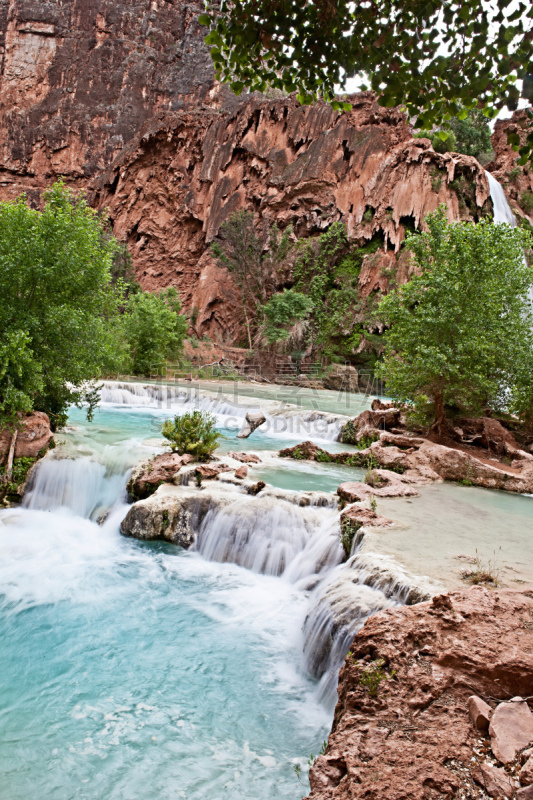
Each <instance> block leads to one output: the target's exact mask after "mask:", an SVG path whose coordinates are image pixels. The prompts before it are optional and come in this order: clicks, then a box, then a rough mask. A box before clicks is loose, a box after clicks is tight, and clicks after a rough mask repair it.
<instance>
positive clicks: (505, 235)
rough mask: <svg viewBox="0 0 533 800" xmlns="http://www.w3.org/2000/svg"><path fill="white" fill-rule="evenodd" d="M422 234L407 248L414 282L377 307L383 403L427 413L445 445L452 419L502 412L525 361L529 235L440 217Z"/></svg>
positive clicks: (532, 321)
mask: <svg viewBox="0 0 533 800" xmlns="http://www.w3.org/2000/svg"><path fill="white" fill-rule="evenodd" d="M426 225H427V231H426V232H424V233H416V234H413V235H410V236H408V237H407V239H406V247H407V248H409V249H410V250H411V252H412V259H413V264H414V267H415V271H416V272H417V275H416V276H415V277H414V278H412V279H411V280H410V281H409V282H408V283H407V284H405V285H404V286H401V287H400V288H398V289H397V290H395V291H393V292H391V293H390V294H389V295H388V296H387V297H385V298H384V299H383V300H382V302H381V304H380V307H379V311H380V315H381V317H382V319H384V320H385V321H386V322H387V324H388V325H389V326H390V330H389V331H388V333H387V336H386V347H385V356H384V362H383V364H382V366H381V370H380V372H381V375H382V377H384V378H385V381H386V391H387V393H388V394H390V395H391V396H393V397H395V398H397V399H399V400H400V401H404V402H408V403H410V404H412V406H413V408H414V410H415V412H418V413H419V415H424V414H427V413H428V411H429V413H432V414H433V420H434V429H435V430H436V432H437V433H438V434H439V435H444V434H445V433H446V431H447V427H448V423H447V420H448V419H449V418H450V415H451V413H452V412H453V411H454V410H455V411H459V412H463V413H465V412H466V413H479V412H480V411H482V410H483V409H484V408H485V407H486V406H487V405H490V406H492V407H493V408H498V406H502V405H505V403H506V402H507V401H508V399H509V394H510V393H514V387H516V385H517V380H519V379H520V374H519V373H520V370H521V369H522V365H523V364H524V363H525V359H526V357H527V354H529V356H531V354H532V353H533V334H532V329H533V314H532V309H531V301H530V299H529V290H530V286H531V284H532V283H533V269H532V268H531V267H530V266H529V265H528V264H527V262H526V260H525V259H524V249H525V248H527V247H530V246H531V234H529V233H526V232H524V231H523V230H521V229H519V228H512V227H511V226H510V225H502V224H494V223H492V222H487V221H485V220H483V221H482V222H480V223H478V224H477V225H475V224H472V223H464V222H460V223H448V221H447V218H446V212H445V209H444V208H443V207H441V208H440V209H438V210H437V211H436V212H434V213H433V214H430V215H429V216H427V217H426ZM529 363H530V364H531V363H532V359H531V357H530V358H529Z"/></svg>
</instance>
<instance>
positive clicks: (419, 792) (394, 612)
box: [308, 587, 533, 800]
mask: <svg viewBox="0 0 533 800" xmlns="http://www.w3.org/2000/svg"><path fill="white" fill-rule="evenodd" d="M532 620H533V592H532V591H531V589H526V588H524V589H522V590H513V589H498V590H493V591H492V590H488V589H485V588H482V587H474V588H470V589H465V590H462V591H456V592H453V593H450V594H449V595H439V596H436V597H434V598H433V600H432V601H430V602H427V603H420V604H418V605H415V606H410V607H402V608H394V609H389V610H387V611H382V612H380V613H378V614H376V615H374V616H373V617H371V618H370V619H369V620H367V622H366V623H365V625H364V626H363V628H362V629H361V631H360V632H359V633H358V634H357V636H356V637H355V639H354V641H353V645H352V647H351V652H350V653H349V654H348V656H347V658H346V662H345V664H344V666H343V668H342V670H341V673H340V680H339V690H338V698H339V699H338V702H337V707H336V709H335V717H334V721H333V728H332V731H331V734H330V736H329V740H328V746H327V749H326V752H325V753H324V755H321V756H319V757H318V758H317V760H316V762H315V764H314V766H313V767H312V769H311V773H310V782H311V793H310V795H309V798H308V800H344V799H345V798H346V800H348V798H350V800H356V799H357V798H367V800H383V798H387V800H408V799H409V800H429V799H430V798H434V800H437V798H439V800H448V799H449V800H452V798H461V797H463V798H472V799H473V798H480V799H481V798H486V797H487V793H485V791H484V789H483V784H484V781H483V779H482V778H481V779H480V778H479V772H480V769H483V768H486V766H487V765H488V764H490V762H491V761H492V757H491V753H490V749H489V746H490V742H485V741H483V739H480V736H481V734H480V732H479V731H478V730H476V729H475V728H474V725H473V724H472V721H471V719H470V717H469V711H468V698H469V697H470V696H471V695H478V696H479V697H482V698H484V699H486V700H487V701H488V702H489V703H490V704H491V706H492V707H494V706H496V705H498V703H499V702H500V701H508V700H510V699H511V698H513V697H517V696H520V697H529V695H530V694H531V685H532V679H533V660H532V657H531V652H532V647H533V631H532ZM376 665H378V669H379V670H380V674H376ZM365 670H366V671H367V673H366V681H365V676H364V673H365ZM369 674H370V675H372V674H373V675H374V677H375V680H374V682H373V683H372V682H369V680H368V676H369ZM380 677H381V679H380ZM526 741H527V740H526ZM503 775H504V777H506V773H503ZM509 777H513V776H512V773H511V774H510V776H509ZM522 791H525V790H522ZM488 794H490V796H491V797H496V796H503V794H502V793H499V792H496V793H492V792H489V793H488ZM505 796H506V797H510V796H515V795H514V791H513V792H509V793H508V794H505ZM518 796H519V797H521V796H522V795H520V794H518ZM523 796H524V797H530V796H531V795H529V794H524V795H523Z"/></svg>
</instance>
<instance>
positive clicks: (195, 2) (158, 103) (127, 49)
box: [0, 0, 231, 201]
mask: <svg viewBox="0 0 533 800" xmlns="http://www.w3.org/2000/svg"><path fill="white" fill-rule="evenodd" d="M201 7H202V3H201V2H200V1H199V0H192V2H191V1H188V2H185V0H62V2H57V0H55V1H54V2H52V1H51V0H48V1H47V2H43V1H42V0H0V199H6V198H8V197H15V196H18V194H20V192H21V191H27V192H28V194H29V196H30V198H31V199H32V200H34V201H36V200H37V198H38V190H40V189H42V188H43V187H44V186H46V185H47V184H48V183H50V182H51V181H52V180H53V179H55V178H57V177H59V176H61V175H63V176H65V177H66V178H67V179H68V180H69V181H70V182H76V183H78V184H80V185H85V184H86V182H87V181H88V179H89V178H91V177H92V176H94V175H95V174H97V173H98V172H100V171H101V170H102V169H104V168H105V167H106V166H108V165H109V164H110V163H111V162H112V160H113V159H114V158H115V157H116V156H117V155H118V154H119V153H120V152H121V151H122V149H123V147H124V145H125V144H127V142H129V141H130V140H131V139H132V138H133V137H134V135H136V134H137V133H138V132H139V130H140V128H141V127H142V125H143V123H144V122H145V121H146V120H148V119H151V118H152V117H153V115H154V113H156V112H157V111H162V110H164V111H170V112H172V111H177V110H179V109H181V108H185V107H187V108H193V107H196V106H198V105H200V104H201V103H203V102H207V103H209V104H213V105H216V106H218V105H219V104H220V103H221V102H224V101H225V100H228V99H229V97H230V94H231V93H230V92H229V90H224V91H220V90H219V89H217V88H216V87H214V75H213V69H212V65H211V61H210V59H209V53H208V50H207V48H206V46H205V45H204V43H203V34H202V31H201V29H200V26H199V25H198V22H197V16H198V13H199V11H200V9H201Z"/></svg>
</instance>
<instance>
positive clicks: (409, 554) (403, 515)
mask: <svg viewBox="0 0 533 800" xmlns="http://www.w3.org/2000/svg"><path fill="white" fill-rule="evenodd" d="M378 512H379V513H380V514H383V515H384V516H386V517H390V518H391V519H393V520H395V521H397V522H398V523H399V524H398V525H397V526H395V527H394V528H392V529H383V530H381V531H380V530H379V529H376V530H375V532H374V533H372V535H371V537H369V539H368V542H367V543H366V545H365V546H367V547H368V548H369V549H371V550H372V551H374V552H376V551H377V552H379V553H383V554H384V555H390V556H392V557H393V558H394V559H395V560H396V561H397V562H398V563H400V564H403V565H404V566H406V567H407V568H408V569H411V570H413V571H415V572H417V573H418V574H420V575H428V576H429V577H431V578H434V579H436V580H438V581H440V582H442V583H443V585H445V586H447V587H449V588H454V587H459V586H464V585H465V583H464V580H463V578H462V577H461V570H463V569H468V568H470V569H472V568H473V565H472V564H471V563H470V562H469V561H468V559H475V558H479V559H480V562H481V563H482V564H483V565H485V566H487V565H488V564H489V562H491V568H492V569H493V571H495V573H497V575H498V581H499V584H500V585H501V586H507V587H510V588H511V587H515V588H518V587H519V586H521V585H523V584H524V583H527V584H533V497H529V496H525V495H516V494H511V493H510V492H500V491H493V490H490V489H479V488H477V487H473V486H472V487H467V486H458V485H456V484H452V483H441V484H433V485H431V486H422V487H420V497H415V498H412V499H405V498H380V499H378ZM461 556H467V559H465V558H461Z"/></svg>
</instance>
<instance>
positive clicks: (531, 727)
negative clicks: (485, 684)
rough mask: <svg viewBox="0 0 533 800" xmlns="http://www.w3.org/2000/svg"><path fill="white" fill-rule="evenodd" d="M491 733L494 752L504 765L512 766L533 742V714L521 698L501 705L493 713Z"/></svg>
mask: <svg viewBox="0 0 533 800" xmlns="http://www.w3.org/2000/svg"><path fill="white" fill-rule="evenodd" d="M489 733H490V738H491V747H492V752H493V753H494V755H495V756H496V758H497V759H498V761H501V762H502V764H510V763H511V762H512V761H514V760H515V758H516V756H517V755H518V753H519V752H520V750H523V749H524V747H527V746H528V745H529V744H531V743H532V742H533V714H532V713H531V711H530V709H529V706H528V704H527V703H526V702H525V701H524V700H522V699H521V698H514V699H513V700H511V701H510V702H508V703H500V705H499V706H497V707H496V708H495V710H494V711H493V713H492V717H491V720H490V726H489Z"/></svg>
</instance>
